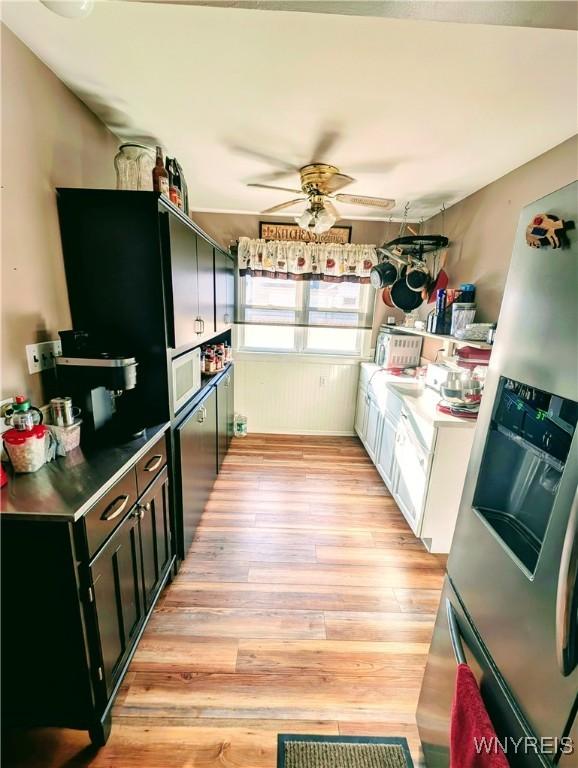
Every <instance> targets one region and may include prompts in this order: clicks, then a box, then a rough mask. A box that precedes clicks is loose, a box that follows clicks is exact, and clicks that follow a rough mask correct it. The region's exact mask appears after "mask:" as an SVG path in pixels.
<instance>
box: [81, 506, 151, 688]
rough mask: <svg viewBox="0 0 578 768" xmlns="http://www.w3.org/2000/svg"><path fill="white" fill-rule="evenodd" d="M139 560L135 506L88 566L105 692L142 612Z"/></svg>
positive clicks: (137, 625)
mask: <svg viewBox="0 0 578 768" xmlns="http://www.w3.org/2000/svg"><path fill="white" fill-rule="evenodd" d="M140 560H141V555H140V541H139V530H138V507H135V508H134V510H133V511H131V512H130V513H129V514H128V515H127V516H126V517H125V519H124V520H123V522H122V523H121V524H120V526H119V527H118V528H117V529H116V531H115V532H114V534H113V535H112V537H111V538H110V539H109V540H108V542H107V543H106V545H105V546H104V547H103V549H102V550H101V551H100V553H99V554H98V556H97V557H96V559H95V560H94V562H93V563H92V565H91V566H90V575H91V581H92V587H91V589H92V595H91V596H92V597H93V600H94V605H95V610H96V616H97V623H98V634H99V637H100V649H101V657H102V665H101V666H99V669H98V673H97V674H98V676H99V678H100V677H101V676H102V677H103V678H104V683H105V685H106V692H107V695H108V696H110V694H111V693H112V691H113V688H114V685H115V683H116V681H117V679H118V674H119V672H120V670H121V662H122V660H123V658H124V657H125V655H126V654H127V653H128V651H129V650H130V648H131V646H132V644H133V642H134V640H135V637H136V634H137V631H138V628H139V625H140V623H141V621H142V619H143V616H144V600H143V595H142V588H141V564H140Z"/></svg>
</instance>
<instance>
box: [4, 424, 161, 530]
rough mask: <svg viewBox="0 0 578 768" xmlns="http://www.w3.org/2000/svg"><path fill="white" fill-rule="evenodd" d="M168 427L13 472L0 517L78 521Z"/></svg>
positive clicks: (78, 450) (5, 491) (153, 429)
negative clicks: (29, 470)
mask: <svg viewBox="0 0 578 768" xmlns="http://www.w3.org/2000/svg"><path fill="white" fill-rule="evenodd" d="M168 428H169V424H168V423H166V424H160V425H159V426H156V427H149V428H148V429H146V430H145V434H144V435H143V436H142V437H139V438H136V439H135V440H131V441H130V442H127V443H123V444H122V445H110V446H106V447H99V448H93V449H90V450H87V449H83V448H82V447H80V448H76V449H75V450H74V451H71V452H70V453H69V454H67V455H66V456H63V457H60V458H57V459H56V460H55V461H51V462H50V463H49V464H45V465H44V466H43V467H41V469H39V470H38V471H37V472H33V473H31V474H17V475H14V474H12V473H11V472H9V477H8V484H7V485H5V486H4V488H2V490H1V494H0V513H1V514H2V516H3V517H11V518H15V519H16V518H18V519H20V520H45V521H46V520H60V521H66V522H74V521H75V520H78V519H79V518H80V517H82V515H84V514H85V513H86V512H87V511H88V510H89V509H90V507H91V506H92V505H93V504H94V503H95V502H96V501H97V500H98V498H99V497H100V496H102V494H103V493H106V491H108V489H109V488H110V487H111V486H112V485H114V483H115V482H116V481H117V480H118V479H119V478H120V477H121V476H122V475H123V474H124V473H125V472H126V470H127V469H128V468H129V467H130V466H131V464H135V463H136V462H137V461H138V460H139V459H140V458H141V457H142V456H144V454H145V453H146V452H147V451H148V449H149V448H150V447H151V446H152V445H153V444H154V442H155V441H156V440H157V439H158V438H159V437H160V436H161V435H162V434H163V433H164V432H166V431H167V429H168Z"/></svg>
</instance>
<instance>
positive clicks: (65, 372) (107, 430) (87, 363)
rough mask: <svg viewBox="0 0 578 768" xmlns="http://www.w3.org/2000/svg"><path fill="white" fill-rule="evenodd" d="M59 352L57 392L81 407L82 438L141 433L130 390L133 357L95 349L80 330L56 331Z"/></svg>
mask: <svg viewBox="0 0 578 768" xmlns="http://www.w3.org/2000/svg"><path fill="white" fill-rule="evenodd" d="M58 335H59V336H60V339H61V342H62V356H59V357H57V358H56V373H57V379H58V384H59V389H60V390H61V394H63V395H67V396H69V397H71V398H72V400H73V402H74V404H75V405H78V406H79V407H80V408H81V410H82V419H83V430H82V432H83V442H86V441H92V440H94V439H96V438H97V437H98V438H99V439H101V438H102V439H106V438H116V439H127V438H129V437H132V436H136V435H138V434H140V433H142V431H143V430H142V426H141V424H140V421H141V418H142V415H141V417H139V414H138V413H136V409H135V408H134V407H133V400H132V398H131V397H130V391H131V390H134V388H135V386H136V369H137V365H138V363H137V362H136V360H135V358H134V357H130V356H126V355H119V354H111V353H109V352H102V351H97V349H96V347H95V344H94V342H93V341H92V339H91V338H90V336H89V334H88V333H86V332H84V331H74V330H72V331H59V332H58Z"/></svg>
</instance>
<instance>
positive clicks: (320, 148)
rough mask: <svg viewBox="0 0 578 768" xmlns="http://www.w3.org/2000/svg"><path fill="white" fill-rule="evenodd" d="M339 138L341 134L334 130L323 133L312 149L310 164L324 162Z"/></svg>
mask: <svg viewBox="0 0 578 768" xmlns="http://www.w3.org/2000/svg"><path fill="white" fill-rule="evenodd" d="M340 137H341V134H340V133H339V131H336V130H327V131H323V133H322V134H321V136H320V137H319V139H318V141H317V144H316V145H315V147H314V148H313V152H312V154H311V157H312V158H313V159H312V161H311V162H313V163H320V162H322V161H323V160H325V157H326V155H327V154H328V153H329V151H330V150H331V149H333V147H334V146H335V144H336V143H337V141H338V140H339V138H340Z"/></svg>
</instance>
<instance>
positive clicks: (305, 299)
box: [235, 277, 375, 359]
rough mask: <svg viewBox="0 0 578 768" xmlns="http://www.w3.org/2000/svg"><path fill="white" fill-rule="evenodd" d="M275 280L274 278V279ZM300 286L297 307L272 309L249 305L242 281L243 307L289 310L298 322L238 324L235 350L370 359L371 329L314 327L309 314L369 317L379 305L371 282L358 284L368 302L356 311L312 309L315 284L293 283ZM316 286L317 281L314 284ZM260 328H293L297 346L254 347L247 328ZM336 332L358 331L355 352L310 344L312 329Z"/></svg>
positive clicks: (240, 298) (240, 297) (239, 284)
mask: <svg viewBox="0 0 578 768" xmlns="http://www.w3.org/2000/svg"><path fill="white" fill-rule="evenodd" d="M251 279H253V280H255V279H257V280H258V279H260V278H258V277H257V278H255V277H253V278H251ZM270 279H274V278H270ZM291 282H294V283H295V284H296V287H297V293H296V298H297V306H296V307H295V308H290V307H271V306H267V305H258V304H251V305H247V304H246V298H245V297H246V282H245V280H244V279H243V278H241V279H239V280H238V281H237V301H238V302H239V305H241V306H243V307H244V308H248V309H256V310H259V309H261V310H263V311H267V310H272V311H280V310H286V311H288V312H293V313H294V315H295V320H296V322H295V323H294V324H291V323H236V324H235V338H236V344H235V347H236V349H237V350H238V351H239V352H247V353H251V354H260V353H263V354H274V355H304V356H311V357H344V358H345V357H348V358H358V359H364V358H368V357H369V354H370V345H371V328H367V327H360V326H339V325H324V324H321V323H320V324H315V325H310V324H309V323H307V322H306V321H307V320H308V318H309V312H317V313H320V314H323V313H325V312H327V313H328V314H332V315H335V314H339V313H343V314H349V315H351V314H356V315H357V316H358V318H360V317H363V316H365V317H369V316H370V314H371V315H372V314H373V313H372V312H371V307H372V303H373V304H374V303H375V292H374V291H373V290H372V288H371V286H370V285H369V284H367V283H362V284H359V283H356V284H357V285H359V286H360V288H362V289H363V288H366V289H367V290H366V296H365V300H364V301H361V302H360V306H359V308H358V309H357V310H352V309H344V308H332V309H325V308H318V307H311V306H310V296H311V292H310V288H311V283H312V281H308V280H302V281H291ZM313 284H314V285H315V282H313ZM248 326H251V327H256V326H263V327H266V328H275V327H280V328H293V332H294V344H293V347H292V348H291V349H287V348H280V347H273V346H271V347H263V346H250V345H248V344H247V343H246V342H245V329H246V327H248ZM324 328H326V329H333V330H348V331H355V332H356V343H355V349H354V350H351V349H348V350H346V351H341V350H336V349H331V350H329V349H320V348H318V347H312V346H310V345H309V331H310V329H324Z"/></svg>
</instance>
